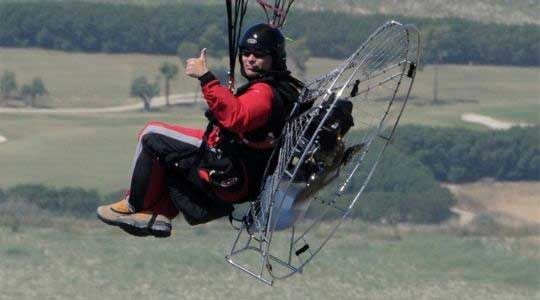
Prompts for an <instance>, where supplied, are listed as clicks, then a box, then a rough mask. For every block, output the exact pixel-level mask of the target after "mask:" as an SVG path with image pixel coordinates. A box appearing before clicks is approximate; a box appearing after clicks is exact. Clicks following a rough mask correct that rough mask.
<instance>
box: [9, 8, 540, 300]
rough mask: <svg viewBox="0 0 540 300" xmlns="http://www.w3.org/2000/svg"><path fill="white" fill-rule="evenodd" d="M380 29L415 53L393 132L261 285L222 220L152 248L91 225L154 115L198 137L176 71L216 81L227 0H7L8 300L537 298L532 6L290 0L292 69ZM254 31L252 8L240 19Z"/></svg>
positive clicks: (537, 65) (123, 176)
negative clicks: (326, 220)
mask: <svg viewBox="0 0 540 300" xmlns="http://www.w3.org/2000/svg"><path fill="white" fill-rule="evenodd" d="M391 19H393V20H397V21H399V22H402V23H412V24H415V25H416V26H417V27H418V29H419V30H420V32H421V38H422V43H423V45H422V46H423V47H422V54H421V65H420V66H419V70H418V74H417V77H416V81H415V85H414V87H413V92H412V95H411V98H410V101H409V103H408V106H407V108H406V109H405V113H404V115H403V118H402V119H401V123H400V126H399V128H398V130H397V132H396V136H395V140H394V141H393V143H392V144H391V146H390V147H389V149H388V150H387V153H386V154H385V156H384V157H383V161H382V163H381V164H380V166H379V168H378V169H377V171H376V172H375V175H374V177H373V179H372V180H371V182H370V184H369V187H368V189H367V190H366V192H365V193H364V196H363V197H362V199H360V200H359V202H358V203H357V205H356V206H355V208H354V211H353V213H352V217H351V218H350V220H348V221H347V222H346V223H345V224H344V225H343V226H342V228H341V229H340V230H339V231H338V233H337V234H336V236H335V237H334V238H333V239H332V240H331V241H330V242H329V243H328V245H327V246H326V247H325V248H324V249H323V251H322V253H321V254H319V256H318V258H317V259H316V260H315V261H314V262H313V263H312V264H311V265H308V267H307V268H306V269H305V272H304V274H302V275H298V276H294V277H293V278H291V279H289V280H286V281H278V282H277V283H276V286H275V287H274V288H268V287H266V286H264V285H263V284H261V283H259V282H257V281H255V280H254V279H252V278H250V277H248V276H247V275H245V274H242V273H240V272H239V271H237V270H234V269H232V268H231V267H230V266H229V265H228V264H227V263H226V262H225V260H224V255H225V253H226V252H227V251H228V250H229V247H230V246H231V244H232V241H233V238H234V237H235V231H234V230H233V229H232V228H230V227H229V226H228V224H227V221H226V220H223V221H221V220H220V221H216V222H214V223H211V224H207V225H200V226H196V227H189V226H188V225H187V224H186V223H185V222H184V221H183V220H182V219H181V218H180V217H179V218H177V219H176V220H175V221H174V230H173V235H172V236H171V237H170V238H168V239H165V240H157V239H153V238H135V237H131V236H128V235H126V234H124V233H123V232H121V230H119V229H117V228H109V226H105V225H103V224H102V223H101V222H99V221H98V220H97V219H96V218H95V209H96V207H97V206H98V205H101V204H103V203H110V202H112V201H116V200H118V199H120V197H121V196H122V195H123V193H124V192H125V191H126V189H127V188H128V184H129V175H130V174H129V173H130V169H131V159H132V156H133V151H134V149H135V145H136V142H137V141H136V135H137V132H138V130H140V129H141V128H142V126H143V125H144V124H145V123H146V122H147V121H150V120H160V121H165V122H171V123H178V124H183V125H186V126H193V127H200V128H204V126H205V124H206V119H205V118H204V116H203V112H204V110H205V107H206V106H205V105H206V104H205V103H204V101H203V100H202V99H201V96H200V87H199V83H198V81H197V80H194V79H192V78H189V77H187V76H185V75H183V73H184V69H183V68H184V61H185V60H186V59H187V58H190V57H197V56H198V55H199V51H200V49H202V48H208V54H209V56H210V68H211V70H212V71H213V72H214V73H215V74H216V75H217V76H218V77H220V78H222V79H223V80H222V82H225V81H224V79H225V77H226V74H227V70H228V56H227V51H228V50H227V49H228V48H227V26H226V9H225V1H218V0H212V1H195V0H155V1H149V0H116V1H113V0H86V1H83V0H79V1H71V0H57V1H37V0H0V290H2V297H1V298H2V299H35V298H37V297H39V298H41V299H113V298H117V299H118V298H120V299H127V298H132V297H145V298H155V299H179V298H180V299H224V298H236V299H252V298H254V297H257V298H259V299H274V298H280V299H450V298H457V299H532V298H540V184H539V181H540V128H539V125H540V1H538V0H514V1H504V0H480V1H475V2H474V3H470V2H469V1H463V0H453V1H439V0H432V1H428V0H420V1H412V0H404V1H396V0H349V1H345V0H325V1H322V0H311V1H301V0H297V1H296V2H295V3H294V4H293V7H292V9H291V11H290V14H289V17H288V20H287V23H286V25H285V28H284V33H285V35H286V36H287V37H288V44H287V49H288V55H289V56H288V65H289V67H290V69H291V70H292V71H293V73H294V74H295V75H296V76H297V77H299V78H301V79H303V80H305V81H309V80H310V79H313V78H316V77H317V76H319V75H322V74H324V73H326V72H328V71H330V70H332V69H333V68H335V67H337V66H338V65H339V64H340V63H341V62H342V60H343V59H345V58H346V57H348V56H349V55H350V54H352V53H353V52H354V51H355V50H356V49H357V48H358V47H359V46H360V45H361V44H362V42H363V41H364V40H365V39H366V38H367V37H368V36H369V34H370V33H371V32H373V31H374V30H375V29H376V28H378V27H379V26H381V25H382V24H384V22H385V21H387V20H391ZM264 20H265V17H264V14H263V11H262V10H261V9H260V7H259V5H258V4H256V2H255V1H252V4H250V5H249V8H248V13H247V16H246V20H245V21H244V24H251V23H254V22H261V21H264ZM237 78H239V76H237ZM53 274H54V275H53Z"/></svg>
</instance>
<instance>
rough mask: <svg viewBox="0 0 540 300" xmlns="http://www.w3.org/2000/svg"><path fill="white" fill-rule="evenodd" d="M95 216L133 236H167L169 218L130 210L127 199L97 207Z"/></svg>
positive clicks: (169, 228)
mask: <svg viewBox="0 0 540 300" xmlns="http://www.w3.org/2000/svg"><path fill="white" fill-rule="evenodd" d="M97 217H98V218H99V219H100V220H101V221H103V222H104V223H106V224H109V225H112V226H118V227H120V228H122V229H123V230H124V231H125V232H127V233H129V234H131V235H134V236H148V235H152V236H155V237H168V236H170V235H171V220H170V219H169V218H167V217H165V216H163V215H160V214H157V213H153V212H150V211H143V212H139V213H135V212H132V211H131V209H130V208H129V203H128V201H127V199H122V200H120V201H118V202H116V203H113V204H110V205H103V206H100V207H98V209H97Z"/></svg>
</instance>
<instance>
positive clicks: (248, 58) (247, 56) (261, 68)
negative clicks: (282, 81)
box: [242, 50, 272, 78]
mask: <svg viewBox="0 0 540 300" xmlns="http://www.w3.org/2000/svg"><path fill="white" fill-rule="evenodd" d="M242 64H243V67H244V72H245V73H246V77H247V78H255V77H257V76H259V75H260V74H261V73H265V72H268V71H270V70H271V69H272V56H270V55H268V54H266V53H263V52H258V51H249V50H243V51H242Z"/></svg>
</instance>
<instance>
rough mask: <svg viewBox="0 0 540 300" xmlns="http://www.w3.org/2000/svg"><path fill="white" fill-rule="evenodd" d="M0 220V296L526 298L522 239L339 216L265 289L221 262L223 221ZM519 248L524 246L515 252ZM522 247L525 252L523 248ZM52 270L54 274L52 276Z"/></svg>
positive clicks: (529, 265)
mask: <svg viewBox="0 0 540 300" xmlns="http://www.w3.org/2000/svg"><path fill="white" fill-rule="evenodd" d="M51 222H52V223H50V224H49V225H46V226H40V227H39V228H38V227H28V226H23V228H22V229H21V230H20V231H19V232H15V233H13V232H11V231H10V229H9V228H8V227H2V226H0V245H1V246H0V287H1V289H2V299H6V300H11V299H17V300H19V299H20V300H25V299H36V298H40V299H132V298H146V299H148V298H150V299H254V298H256V299H482V300H484V299H534V298H536V299H537V297H539V296H540V290H539V285H538V283H539V282H538V278H539V276H540V265H539V262H538V252H537V251H530V248H531V247H535V244H534V243H531V242H530V241H528V240H527V238H500V237H474V236H471V237H463V236H459V235H456V234H453V233H441V232H422V231H419V232H409V233H407V234H402V235H401V239H395V238H390V237H389V236H388V235H387V234H386V233H385V232H386V231H385V230H382V229H379V228H377V227H371V226H366V225H365V224H355V223H347V224H345V226H344V228H343V230H341V231H340V232H339V234H338V235H337V236H336V237H335V239H333V240H332V241H331V242H330V243H329V244H328V245H327V247H326V248H325V249H324V251H323V252H322V253H321V254H320V256H319V258H318V259H316V260H315V261H314V262H313V264H312V265H309V266H308V267H307V268H306V270H305V273H304V274H303V275H300V276H295V277H292V278H290V280H287V281H278V282H277V284H276V286H275V287H274V288H269V287H267V286H265V285H263V284H261V283H259V282H257V281H255V280H254V279H252V278H250V277H248V276H247V275H245V274H243V273H240V272H239V271H237V270H235V269H233V268H232V267H230V266H229V265H228V264H227V263H226V262H225V260H224V255H225V253H226V251H227V250H228V247H229V246H230V243H231V239H232V237H233V234H234V233H233V230H232V229H230V228H228V227H227V225H226V224H225V223H220V222H218V223H215V224H213V225H206V226H200V227H196V228H193V229H192V228H188V227H187V226H186V224H184V223H180V224H177V226H176V228H175V231H174V234H173V236H172V237H171V238H169V239H165V240H156V239H153V238H134V237H130V236H127V235H125V234H124V233H123V232H122V231H121V230H119V229H117V228H109V227H107V226H105V225H102V224H98V223H97V221H96V222H86V221H84V222H75V221H73V220H55V221H51ZM524 249H525V250H527V249H529V251H523V250H524ZM527 253H528V254H527ZM53 274H54V275H53Z"/></svg>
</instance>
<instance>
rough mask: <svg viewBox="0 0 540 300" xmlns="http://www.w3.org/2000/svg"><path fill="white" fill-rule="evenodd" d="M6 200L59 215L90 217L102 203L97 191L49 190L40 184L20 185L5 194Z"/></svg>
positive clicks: (78, 189)
mask: <svg viewBox="0 0 540 300" xmlns="http://www.w3.org/2000/svg"><path fill="white" fill-rule="evenodd" d="M5 199H9V200H10V201H17V202H24V203H27V204H29V205H35V206H36V207H38V208H39V209H42V210H47V211H49V212H52V213H54V214H58V215H74V216H78V217H81V216H89V215H91V214H93V213H94V212H95V210H96V208H97V206H98V205H99V203H100V196H99V194H98V193H97V191H95V190H85V189H82V188H70V187H68V188H61V189H55V188H49V187H45V186H43V185H39V184H26V185H18V186H15V187H13V188H11V189H8V190H7V191H6V192H5Z"/></svg>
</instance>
